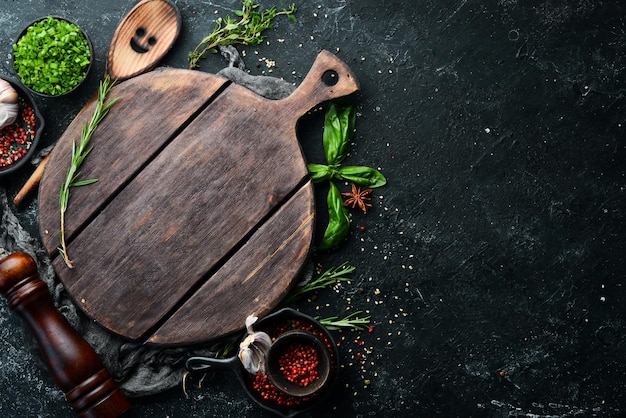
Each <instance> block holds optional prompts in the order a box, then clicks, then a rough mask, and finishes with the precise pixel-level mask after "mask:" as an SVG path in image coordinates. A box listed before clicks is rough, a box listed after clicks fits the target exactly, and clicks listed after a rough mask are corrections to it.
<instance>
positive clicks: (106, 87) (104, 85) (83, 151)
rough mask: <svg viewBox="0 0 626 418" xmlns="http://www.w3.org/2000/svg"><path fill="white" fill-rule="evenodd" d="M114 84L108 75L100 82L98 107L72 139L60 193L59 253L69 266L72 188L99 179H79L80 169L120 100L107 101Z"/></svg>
mask: <svg viewBox="0 0 626 418" xmlns="http://www.w3.org/2000/svg"><path fill="white" fill-rule="evenodd" d="M114 85H115V80H113V81H112V80H111V79H110V78H109V77H108V76H107V77H106V78H105V79H104V80H103V81H101V82H100V86H99V87H98V99H97V103H96V108H95V110H94V112H93V113H92V115H91V119H90V120H89V122H86V123H85V124H84V125H83V129H82V131H81V136H80V142H79V143H78V145H76V142H74V141H72V161H71V163H70V166H69V168H68V169H67V175H66V177H65V182H64V183H63V185H62V186H61V191H60V193H59V207H60V209H61V237H60V240H61V246H60V247H59V253H60V254H61V256H62V257H63V260H64V261H65V264H66V265H67V266H68V267H69V268H73V267H74V266H73V264H72V261H71V260H70V258H69V256H68V254H67V244H66V242H65V212H66V211H67V206H68V203H69V200H70V188H72V187H79V186H86V185H88V184H92V183H95V182H96V181H98V180H97V179H89V180H78V176H79V175H80V172H79V171H78V170H79V169H80V166H81V164H82V163H83V161H84V160H85V158H87V155H89V153H90V152H91V150H92V148H93V147H89V146H88V145H89V141H90V140H91V137H92V136H93V133H94V132H95V131H96V128H97V127H98V125H99V124H100V122H102V120H103V119H104V118H105V116H106V115H107V113H109V109H110V108H111V106H113V104H114V103H115V102H117V100H118V99H117V98H116V99H113V100H110V101H109V102H108V103H105V101H106V97H107V95H108V94H109V92H110V91H111V89H112V88H113V86H114Z"/></svg>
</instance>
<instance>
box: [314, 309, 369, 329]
mask: <svg viewBox="0 0 626 418" xmlns="http://www.w3.org/2000/svg"><path fill="white" fill-rule="evenodd" d="M361 313H362V312H361V311H357V312H353V313H351V314H350V315H348V316H346V317H345V318H342V319H339V317H338V316H331V317H329V318H324V319H319V318H317V320H318V321H319V323H320V324H322V325H324V326H325V327H326V328H328V329H329V330H331V331H336V330H340V329H345V328H347V329H351V330H363V329H368V328H369V325H370V316H366V317H364V318H359V317H358V315H359V314H361Z"/></svg>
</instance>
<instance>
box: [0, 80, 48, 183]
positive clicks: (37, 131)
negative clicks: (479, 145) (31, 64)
mask: <svg viewBox="0 0 626 418" xmlns="http://www.w3.org/2000/svg"><path fill="white" fill-rule="evenodd" d="M0 78H1V79H3V80H5V81H7V82H9V83H10V84H11V86H12V87H13V88H14V89H15V91H16V92H17V95H18V97H19V99H18V102H19V104H20V112H19V114H18V117H17V120H16V121H15V122H14V123H13V125H17V126H20V127H22V128H24V129H28V124H27V123H26V121H25V120H24V118H23V117H22V111H23V107H24V105H28V106H30V107H32V109H33V113H34V114H35V128H34V132H31V133H30V134H29V141H28V149H27V152H26V154H25V155H24V156H22V157H21V158H20V159H18V160H17V161H15V162H13V163H11V164H9V165H5V166H1V167H0V176H4V175H6V174H10V173H12V172H14V171H16V170H17V169H19V168H20V167H21V166H22V165H24V164H26V162H27V161H28V160H29V159H30V158H31V157H32V156H33V154H34V153H35V148H37V143H38V142H39V138H40V137H41V132H42V131H43V128H44V120H43V117H42V116H41V113H40V112H39V109H38V108H37V105H36V104H35V102H34V101H33V98H32V96H31V95H30V94H29V92H28V90H27V89H26V88H25V87H24V86H23V85H22V84H21V83H19V82H17V81H16V80H12V79H11V78H9V77H5V76H3V75H0ZM6 129H7V128H2V129H0V138H2V136H3V135H4V133H5V132H6V131H5V130H6ZM0 157H2V156H0Z"/></svg>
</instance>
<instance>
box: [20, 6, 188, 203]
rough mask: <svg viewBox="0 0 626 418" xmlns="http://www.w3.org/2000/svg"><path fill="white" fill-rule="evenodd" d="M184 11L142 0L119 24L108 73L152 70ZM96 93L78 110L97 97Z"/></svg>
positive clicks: (29, 185)
mask: <svg viewBox="0 0 626 418" xmlns="http://www.w3.org/2000/svg"><path fill="white" fill-rule="evenodd" d="M181 23H182V19H181V16H180V11H179V10H178V8H177V7H176V5H175V4H174V3H173V2H172V1H170V0H141V1H140V2H139V3H137V4H136V5H135V7H133V8H132V9H131V10H130V11H129V12H128V14H126V16H125V17H124V19H123V20H122V22H121V23H120V24H119V26H118V27H117V29H116V31H115V34H114V35H113V39H112V40H111V45H110V46H109V53H108V55H107V62H106V70H105V74H104V76H105V77H106V76H107V75H108V76H109V77H111V78H112V79H115V80H117V81H123V80H126V79H129V78H131V77H135V76H137V75H139V74H143V73H145V72H148V71H150V70H152V69H153V68H154V67H156V65H157V64H158V63H159V61H160V60H161V59H162V58H163V57H164V56H165V54H167V53H168V52H169V51H170V49H171V48H172V46H173V45H174V42H175V41H176V39H177V38H178V35H179V34H180V28H181ZM96 98H97V95H96V94H94V95H93V96H92V97H91V99H90V100H89V101H88V102H87V103H86V104H85V106H84V107H83V109H81V111H80V112H79V113H78V115H80V114H81V113H82V112H83V111H84V110H85V109H86V108H87V107H89V105H90V104H91V103H92V102H93V101H94V100H96ZM49 155H50V154H48V156H46V157H45V158H44V159H43V160H42V161H41V162H40V163H39V166H37V168H36V169H35V171H34V172H33V174H31V176H30V178H29V179H28V180H27V181H26V183H25V184H24V186H23V187H22V188H21V189H20V191H19V192H18V193H17V195H16V196H15V198H14V199H13V203H14V204H15V206H18V207H19V206H21V204H22V203H23V202H24V200H25V199H26V198H27V197H28V196H29V195H30V194H31V193H32V191H33V190H35V189H36V188H37V187H38V186H39V182H40V181H41V177H42V175H43V171H44V169H45V167H46V164H47V162H48V157H49Z"/></svg>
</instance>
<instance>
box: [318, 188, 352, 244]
mask: <svg viewBox="0 0 626 418" xmlns="http://www.w3.org/2000/svg"><path fill="white" fill-rule="evenodd" d="M326 203H327V205H328V226H327V227H326V231H325V232H324V237H323V238H322V242H321V243H320V245H319V246H318V248H319V249H320V250H327V249H329V248H333V247H335V246H337V245H339V243H340V242H341V241H342V240H343V239H344V238H345V237H346V235H348V231H349V230H350V218H349V216H348V210H347V209H346V208H345V206H344V205H343V199H342V197H341V193H340V192H339V189H338V188H337V186H335V184H334V183H333V182H332V181H331V182H330V189H329V190H328V196H327V197H326Z"/></svg>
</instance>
